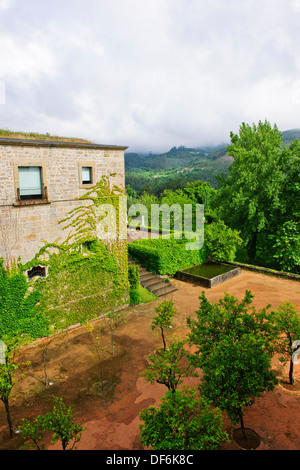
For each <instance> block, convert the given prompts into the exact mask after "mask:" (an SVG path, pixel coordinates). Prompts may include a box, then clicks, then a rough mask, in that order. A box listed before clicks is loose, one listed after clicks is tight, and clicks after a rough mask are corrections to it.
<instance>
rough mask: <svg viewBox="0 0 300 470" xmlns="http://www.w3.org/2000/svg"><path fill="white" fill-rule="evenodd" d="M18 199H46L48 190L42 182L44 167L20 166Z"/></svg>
mask: <svg viewBox="0 0 300 470" xmlns="http://www.w3.org/2000/svg"><path fill="white" fill-rule="evenodd" d="M18 173H19V188H18V199H19V200H20V201H23V200H31V199H46V198H47V197H46V188H45V187H44V185H43V182H42V167H40V166H19V167H18Z"/></svg>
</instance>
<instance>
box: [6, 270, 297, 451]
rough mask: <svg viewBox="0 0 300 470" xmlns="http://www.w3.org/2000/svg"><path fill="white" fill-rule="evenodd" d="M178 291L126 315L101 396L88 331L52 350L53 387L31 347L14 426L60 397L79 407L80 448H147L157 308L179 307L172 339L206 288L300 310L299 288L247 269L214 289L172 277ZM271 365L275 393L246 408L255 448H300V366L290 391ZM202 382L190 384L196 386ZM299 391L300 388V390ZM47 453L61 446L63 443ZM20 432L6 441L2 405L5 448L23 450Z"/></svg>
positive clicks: (157, 395)
mask: <svg viewBox="0 0 300 470" xmlns="http://www.w3.org/2000/svg"><path fill="white" fill-rule="evenodd" d="M172 283H173V284H174V285H175V286H176V287H178V290H177V291H176V292H174V293H172V294H170V295H168V296H166V297H164V298H161V299H159V300H157V301H155V302H151V303H149V304H142V305H138V306H136V307H130V308H128V309H126V310H124V313H125V315H126V320H127V322H126V324H125V325H123V326H121V327H120V329H119V330H118V331H117V335H116V352H115V355H114V356H111V355H110V354H107V355H106V358H105V360H104V362H103V375H104V379H105V389H104V391H101V387H100V382H99V365H98V362H97V357H96V355H95V354H94V350H93V346H92V343H91V339H90V336H89V333H88V332H87V330H86V329H85V328H84V327H81V328H78V329H74V330H72V331H70V332H69V333H68V334H67V335H64V336H61V337H58V338H56V339H55V340H54V341H53V342H52V343H51V345H50V346H49V352H48V354H49V355H48V359H49V360H48V375H49V378H50V380H51V381H52V382H53V385H51V386H48V387H45V385H44V384H43V383H42V381H43V368H42V362H41V349H40V346H34V347H30V348H27V349H26V350H24V351H23V352H22V354H21V356H22V357H21V359H22V360H26V361H27V360H29V361H31V365H30V366H27V367H26V368H25V369H24V371H23V373H24V377H23V378H22V379H21V380H20V381H19V382H18V383H17V384H16V385H15V387H14V389H13V394H12V397H11V410H12V415H13V420H14V425H15V428H16V429H17V427H18V425H19V424H20V423H21V419H22V418H25V417H26V418H30V417H35V416H37V415H38V414H41V413H45V412H47V411H50V410H51V409H52V398H53V396H59V397H63V399H64V401H65V403H66V404H67V405H68V406H70V405H71V404H73V405H74V411H75V413H76V419H77V422H79V423H80V424H82V425H83V426H84V427H85V431H84V432H83V434H82V438H81V440H80V442H79V443H78V445H77V448H78V449H84V450H142V449H143V447H142V446H141V444H140V439H139V428H138V424H139V417H138V414H139V412H140V411H141V410H142V409H144V408H148V407H149V406H151V405H155V404H158V403H159V401H160V399H161V397H162V396H163V395H164V394H165V391H166V388H165V386H163V385H159V384H150V383H148V382H146V381H145V380H144V379H143V378H142V377H141V375H140V374H141V372H142V371H143V370H145V368H146V367H147V356H148V354H150V353H151V352H153V351H154V350H155V349H157V348H160V347H162V342H161V337H160V334H159V332H158V331H155V330H154V331H152V329H151V321H152V318H153V315H154V314H155V312H154V307H155V306H157V305H158V304H159V303H160V302H161V301H162V300H163V299H172V300H173V301H174V303H175V305H176V308H177V315H176V316H175V318H174V321H173V328H172V330H171V329H170V332H169V333H168V338H169V339H170V338H172V337H183V336H185V335H186V334H187V333H188V328H187V326H186V318H187V317H188V316H189V315H192V316H193V314H194V313H195V311H196V310H197V309H198V307H199V295H200V294H201V292H202V290H204V291H205V292H206V295H207V297H208V298H209V299H210V300H213V301H214V300H218V299H220V298H221V297H223V295H224V292H228V293H230V294H232V295H234V296H236V297H238V298H239V299H242V297H243V296H244V294H245V290H246V289H249V290H251V291H252V293H253V294H254V296H255V298H254V304H255V305H256V307H257V308H262V307H264V306H266V305H267V304H269V303H270V304H272V307H273V308H276V307H277V306H278V305H279V304H280V303H281V302H283V301H286V300H289V301H290V302H292V303H293V304H294V305H295V306H296V308H297V311H299V313H300V305H299V304H300V283H298V282H295V281H290V280H282V279H278V278H275V277H270V276H266V275H262V274H257V273H252V272H248V271H242V273H241V275H240V276H239V277H237V278H235V279H232V280H229V281H227V282H225V283H224V284H222V285H220V286H217V287H215V288H213V289H203V288H202V287H199V286H195V285H193V284H188V283H183V282H181V281H177V280H172ZM103 340H104V342H105V344H106V345H107V350H108V351H110V343H109V336H108V331H106V330H104V331H103ZM273 368H274V370H275V371H276V373H277V375H278V377H279V378H281V379H282V382H281V383H280V384H279V385H278V386H277V387H276V389H275V390H274V391H273V392H268V393H265V394H264V395H262V396H261V397H259V398H258V399H257V400H256V402H255V404H254V405H253V406H252V407H251V408H249V409H247V410H246V412H245V416H244V424H245V426H246V427H247V428H250V429H252V430H254V431H255V432H256V433H257V434H258V435H259V436H260V438H261V442H260V445H259V447H258V448H257V450H299V449H300V430H299V422H300V391H298V390H300V387H299V385H300V366H299V365H298V366H297V365H295V367H294V369H295V370H294V372H295V378H296V385H295V389H296V390H295V391H291V390H288V385H285V384H284V381H286V380H287V371H288V365H287V366H285V367H283V366H282V365H281V364H280V362H279V361H278V360H277V359H276V358H274V360H273ZM198 380H199V379H190V380H188V381H187V382H186V383H188V384H191V385H197V383H198ZM297 389H298V390H297ZM224 417H225V429H226V430H227V431H228V433H229V435H230V438H231V442H230V443H229V444H226V445H224V446H223V447H222V450H240V447H239V445H238V444H237V443H236V442H235V441H234V440H233V437H232V436H233V431H234V429H235V426H232V425H231V423H230V422H229V420H228V419H227V418H226V415H224ZM45 443H46V448H48V449H60V448H61V447H60V444H58V443H57V444H55V445H54V446H53V445H51V442H50V440H49V439H48V440H46V441H45ZM21 444H22V439H21V437H20V434H16V435H15V436H14V438H13V439H9V435H8V426H7V422H6V416H5V410H4V406H3V405H0V449H1V450H4V449H11V450H14V449H19V448H20V446H21Z"/></svg>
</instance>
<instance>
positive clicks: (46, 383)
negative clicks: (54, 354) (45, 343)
mask: <svg viewBox="0 0 300 470" xmlns="http://www.w3.org/2000/svg"><path fill="white" fill-rule="evenodd" d="M43 364H44V375H45V385H46V387H48V384H49V382H48V375H47V364H46V350H45V349H43Z"/></svg>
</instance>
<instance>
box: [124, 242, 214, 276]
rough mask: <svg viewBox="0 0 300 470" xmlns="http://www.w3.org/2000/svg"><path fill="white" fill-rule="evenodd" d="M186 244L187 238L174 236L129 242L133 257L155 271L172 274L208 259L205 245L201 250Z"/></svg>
mask: <svg viewBox="0 0 300 470" xmlns="http://www.w3.org/2000/svg"><path fill="white" fill-rule="evenodd" d="M186 244H187V240H184V239H181V240H176V239H174V238H170V239H167V238H157V239H148V240H136V241H134V242H133V243H129V245H128V251H129V253H130V255H131V256H132V258H134V259H136V260H137V261H138V262H139V263H140V264H141V265H142V266H144V267H145V268H146V269H149V270H150V271H152V272H153V273H156V274H169V275H171V276H172V275H174V274H175V273H176V272H177V271H178V270H180V269H184V268H187V267H189V266H192V265H193V264H201V263H203V262H205V261H207V258H208V252H207V249H206V247H205V246H204V247H203V248H202V249H201V250H187V249H186Z"/></svg>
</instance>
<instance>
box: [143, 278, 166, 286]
mask: <svg viewBox="0 0 300 470" xmlns="http://www.w3.org/2000/svg"><path fill="white" fill-rule="evenodd" d="M155 284H163V285H164V284H165V282H164V281H162V280H161V279H160V278H159V277H153V278H152V279H148V280H147V281H143V286H144V287H147V288H148V287H152V286H153V285H155Z"/></svg>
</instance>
